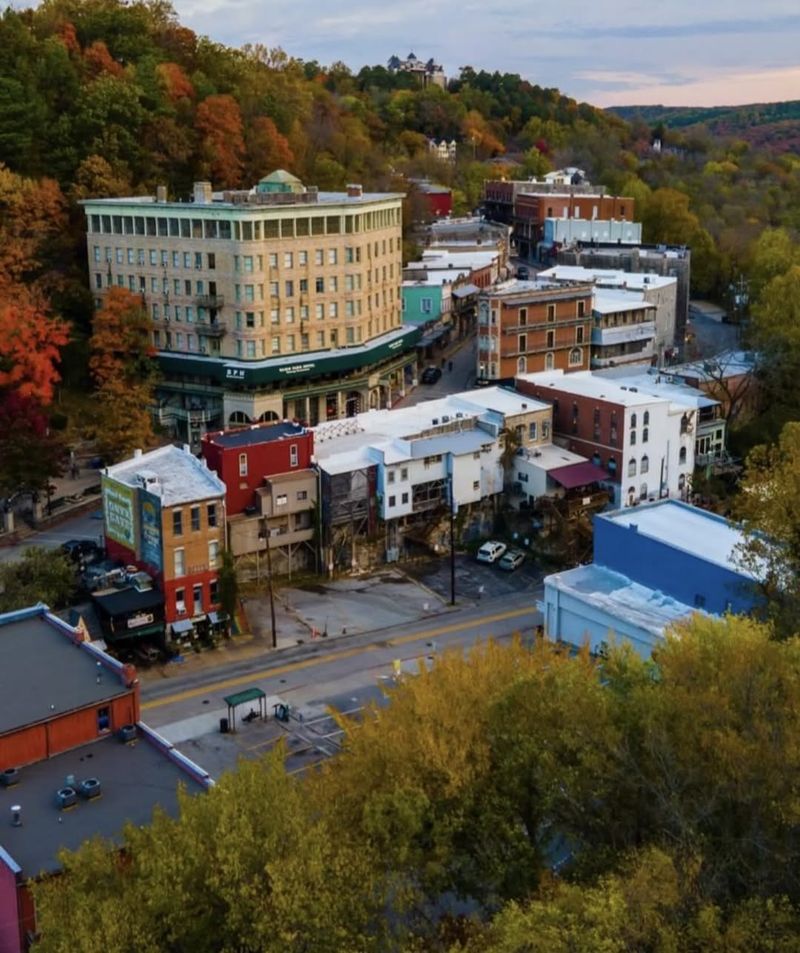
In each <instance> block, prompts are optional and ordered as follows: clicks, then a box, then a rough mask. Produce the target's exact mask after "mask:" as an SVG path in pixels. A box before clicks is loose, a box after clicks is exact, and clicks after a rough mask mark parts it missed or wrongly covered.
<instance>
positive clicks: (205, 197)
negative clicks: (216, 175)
mask: <svg viewBox="0 0 800 953" xmlns="http://www.w3.org/2000/svg"><path fill="white" fill-rule="evenodd" d="M211 201H212V199H211V183H210V182H195V184H194V203H195V205H211Z"/></svg>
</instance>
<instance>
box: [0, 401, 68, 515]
mask: <svg viewBox="0 0 800 953" xmlns="http://www.w3.org/2000/svg"><path fill="white" fill-rule="evenodd" d="M65 455H66V447H65V445H64V443H63V441H62V439H61V437H60V435H59V434H58V433H57V432H56V431H55V430H54V429H53V428H52V427H51V426H50V421H49V417H48V415H47V412H46V411H45V409H44V408H43V407H42V405H41V404H40V403H39V401H37V400H35V399H34V398H32V397H24V396H22V395H21V394H19V393H18V392H13V391H12V392H10V393H7V394H5V395H3V394H2V392H0V499H2V498H3V497H9V496H12V495H13V494H14V493H31V494H37V495H41V494H43V493H44V492H46V489H47V487H48V485H49V483H50V481H51V480H52V479H53V478H54V477H58V476H61V474H62V473H63V469H64V458H65Z"/></svg>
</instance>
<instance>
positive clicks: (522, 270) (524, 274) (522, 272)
mask: <svg viewBox="0 0 800 953" xmlns="http://www.w3.org/2000/svg"><path fill="white" fill-rule="evenodd" d="M530 276H531V273H530V271H528V269H527V268H526V267H525V265H520V266H519V268H517V278H519V280H520V281H527V280H528V278H530Z"/></svg>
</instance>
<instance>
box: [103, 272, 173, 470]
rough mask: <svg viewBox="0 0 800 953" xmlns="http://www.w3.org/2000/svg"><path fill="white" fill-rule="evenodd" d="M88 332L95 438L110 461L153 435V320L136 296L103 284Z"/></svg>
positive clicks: (155, 368) (146, 441)
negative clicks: (99, 304) (96, 412)
mask: <svg viewBox="0 0 800 953" xmlns="http://www.w3.org/2000/svg"><path fill="white" fill-rule="evenodd" d="M92 331H93V333H92V337H91V340H90V341H89V348H90V352H91V356H90V358H89V368H90V370H91V372H92V377H93V378H94V381H95V383H96V384H97V387H98V396H99V407H100V411H99V415H98V420H97V432H96V438H97V444H98V450H99V451H100V454H101V456H102V457H103V458H104V459H105V460H106V462H113V461H115V460H120V459H123V458H124V457H126V456H127V455H129V454H130V453H131V452H132V451H133V450H134V449H135V448H137V447H145V446H147V445H148V444H149V443H151V442H152V440H153V428H152V423H151V418H150V405H151V404H152V402H153V386H154V383H155V379H156V375H157V366H156V362H155V360H154V357H155V348H154V347H153V344H152V334H153V323H152V321H151V320H150V318H149V317H148V314H147V312H146V311H145V309H144V307H143V305H142V301H141V299H140V298H139V297H138V296H137V295H135V294H132V293H131V292H130V291H127V290H126V289H125V288H109V289H108V291H106V294H105V299H104V301H103V307H102V308H100V310H99V311H98V312H97V313H96V314H95V316H94V321H93V322H92Z"/></svg>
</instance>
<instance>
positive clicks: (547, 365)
mask: <svg viewBox="0 0 800 953" xmlns="http://www.w3.org/2000/svg"><path fill="white" fill-rule="evenodd" d="M555 366H556V359H555V355H554V354H553V353H552V351H549V352H548V353H547V354H545V356H544V369H545V370H546V371H552V370H553V368H554V367H555Z"/></svg>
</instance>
